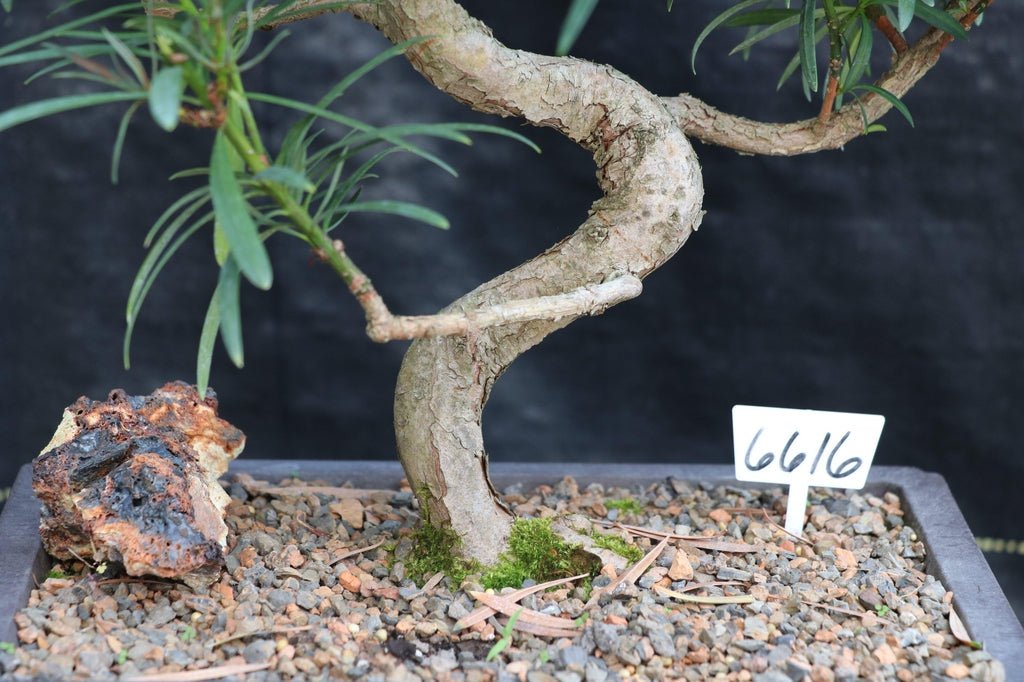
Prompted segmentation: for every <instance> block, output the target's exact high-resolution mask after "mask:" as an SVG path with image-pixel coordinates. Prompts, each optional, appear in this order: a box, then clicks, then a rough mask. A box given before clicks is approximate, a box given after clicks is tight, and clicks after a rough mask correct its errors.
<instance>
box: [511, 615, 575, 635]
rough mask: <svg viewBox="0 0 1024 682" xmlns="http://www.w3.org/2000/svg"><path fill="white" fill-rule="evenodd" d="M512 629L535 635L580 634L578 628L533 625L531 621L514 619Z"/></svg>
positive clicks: (570, 622)
mask: <svg viewBox="0 0 1024 682" xmlns="http://www.w3.org/2000/svg"><path fill="white" fill-rule="evenodd" d="M568 622H569V624H570V625H571V624H572V621H568ZM512 629H513V630H519V631H521V632H526V633H529V634H531V635H537V636H539V637H568V638H569V639H572V638H573V637H575V636H577V635H578V634H580V631H579V630H566V629H565V628H549V627H546V626H544V625H534V624H533V623H527V622H524V621H522V620H516V622H515V624H514V625H513V626H512Z"/></svg>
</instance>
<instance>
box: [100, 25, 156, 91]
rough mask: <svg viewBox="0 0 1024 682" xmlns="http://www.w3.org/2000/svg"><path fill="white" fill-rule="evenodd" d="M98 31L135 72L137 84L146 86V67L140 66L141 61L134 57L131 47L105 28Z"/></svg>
mask: <svg viewBox="0 0 1024 682" xmlns="http://www.w3.org/2000/svg"><path fill="white" fill-rule="evenodd" d="M100 31H101V32H102V34H103V38H104V39H105V40H106V41H107V43H109V44H110V46H111V47H112V48H114V52H116V53H117V56H118V57H120V58H121V60H122V61H124V63H125V64H127V65H128V68H129V69H131V70H132V73H133V74H135V79H136V80H137V81H139V85H141V86H142V87H146V81H147V78H146V69H145V68H144V67H143V66H142V62H140V61H139V58H138V57H136V56H135V55H134V54H133V53H132V51H131V49H129V47H128V46H127V45H125V44H124V43H123V42H122V41H121V39H120V38H118V37H117V36H115V35H114V34H113V33H111V32H110V31H108V30H107V29H105V28H101V29H100Z"/></svg>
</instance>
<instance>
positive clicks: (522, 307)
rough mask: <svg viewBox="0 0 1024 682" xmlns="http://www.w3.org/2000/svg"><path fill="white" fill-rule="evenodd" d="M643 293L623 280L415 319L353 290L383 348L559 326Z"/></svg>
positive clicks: (368, 292) (372, 293)
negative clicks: (521, 326) (495, 330)
mask: <svg viewBox="0 0 1024 682" xmlns="http://www.w3.org/2000/svg"><path fill="white" fill-rule="evenodd" d="M358 284H359V283H357V285H356V286H358ZM642 291H643V284H642V283H641V282H640V280H639V279H638V278H636V277H634V276H633V275H623V276H621V277H615V278H613V279H610V280H608V281H607V282H602V283H600V284H588V285H585V286H582V287H578V288H576V289H572V290H570V291H567V292H565V293H561V294H553V295H551V296H537V297H535V298H527V299H520V300H513V301H506V302H503V303H495V304H494V305H490V306H486V307H481V308H475V309H473V310H467V311H465V312H446V313H438V314H436V315H414V316H413V315H392V314H391V312H390V311H389V310H388V308H387V306H386V305H385V304H384V300H383V299H382V298H381V297H380V295H379V294H378V293H377V291H376V290H375V289H373V287H372V286H371V287H369V288H368V289H364V290H361V291H359V292H356V291H355V287H353V293H355V295H356V299H357V300H358V301H359V303H360V305H362V306H363V310H365V311H366V321H367V324H366V333H367V335H368V336H369V337H370V338H371V339H373V340H374V341H378V342H381V343H383V342H386V341H398V340H408V339H421V338H432V337H436V336H455V335H459V336H465V335H468V334H472V333H476V332H479V331H481V330H484V329H487V328H490V327H497V326H501V325H509V324H514V323H520V322H532V321H535V320H550V321H558V320H561V319H562V318H567V317H571V318H575V317H582V316H584V315H600V314H601V313H603V312H604V311H605V310H607V309H608V308H610V307H612V306H614V305H617V304H619V303H622V302H623V301H628V300H629V299H632V298H636V297H637V296H639V295H640V293H641V292H642Z"/></svg>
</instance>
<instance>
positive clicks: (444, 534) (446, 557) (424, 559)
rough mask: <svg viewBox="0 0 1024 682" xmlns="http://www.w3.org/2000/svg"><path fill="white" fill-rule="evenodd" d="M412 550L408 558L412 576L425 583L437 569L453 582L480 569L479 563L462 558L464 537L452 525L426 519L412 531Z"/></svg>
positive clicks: (407, 565) (456, 582)
mask: <svg viewBox="0 0 1024 682" xmlns="http://www.w3.org/2000/svg"><path fill="white" fill-rule="evenodd" d="M412 540H413V546H412V552H411V553H410V554H409V556H408V557H407V558H406V560H405V570H406V573H407V574H408V576H409V577H410V578H412V579H413V580H415V581H416V582H417V583H420V584H422V583H423V581H425V580H427V579H428V578H429V577H430V576H432V575H433V574H435V573H437V572H438V571H440V572H442V573H444V574H445V575H446V576H448V579H449V580H450V581H451V582H452V584H454V585H458V584H461V583H462V581H463V580H465V579H466V576H467V575H469V574H471V573H476V572H477V571H479V570H480V566H479V564H477V563H476V562H474V561H468V560H466V559H463V558H462V557H461V556H460V554H459V551H458V550H459V546H460V545H461V544H462V541H461V540H459V536H458V535H457V534H456V533H455V531H453V530H452V529H451V528H438V527H437V526H433V525H431V524H430V523H429V522H428V521H424V522H423V523H421V524H420V525H419V526H418V527H417V528H416V531H415V532H414V533H413V536H412Z"/></svg>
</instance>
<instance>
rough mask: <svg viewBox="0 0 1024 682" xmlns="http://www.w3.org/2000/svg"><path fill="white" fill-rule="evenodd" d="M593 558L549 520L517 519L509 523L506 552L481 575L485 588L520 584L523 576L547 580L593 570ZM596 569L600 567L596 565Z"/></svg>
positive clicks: (540, 580) (541, 580) (539, 580)
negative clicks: (557, 530)
mask: <svg viewBox="0 0 1024 682" xmlns="http://www.w3.org/2000/svg"><path fill="white" fill-rule="evenodd" d="M596 563H599V562H597V561H596V560H595V558H594V557H591V556H590V555H589V554H587V553H586V552H584V551H583V550H582V549H581V548H580V547H579V545H574V544H570V543H568V542H566V541H565V540H563V539H562V538H560V537H558V535H556V534H555V532H554V531H553V530H551V519H519V520H518V521H516V522H515V523H513V524H512V533H511V534H510V535H509V538H508V551H507V552H505V553H504V554H502V555H501V558H500V559H499V560H498V563H497V564H496V565H494V566H493V567H492V568H491V569H489V570H488V571H487V572H486V573H485V574H484V576H483V580H482V582H483V585H484V587H487V588H492V589H500V588H502V587H520V586H521V585H522V584H523V581H524V580H526V579H528V578H529V579H531V580H535V581H537V582H539V583H540V582H546V581H548V580H556V579H558V578H567V577H570V576H573V575H579V574H581V573H592V572H593V571H594V570H596V569H595V564H596ZM597 568H599V567H597Z"/></svg>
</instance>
